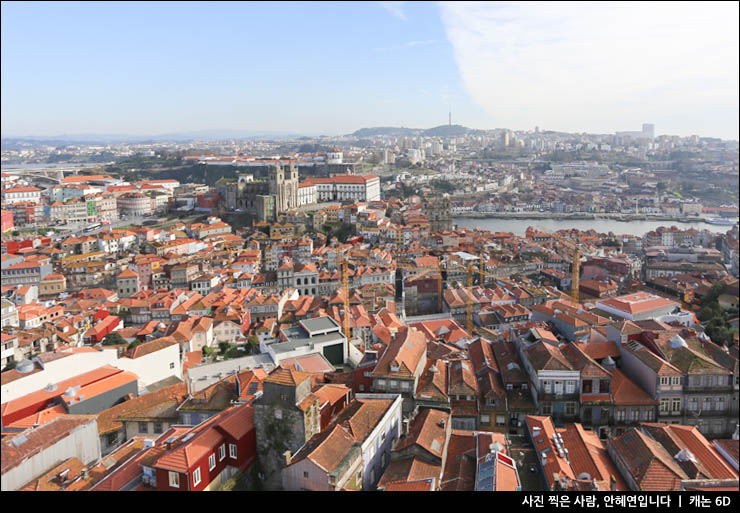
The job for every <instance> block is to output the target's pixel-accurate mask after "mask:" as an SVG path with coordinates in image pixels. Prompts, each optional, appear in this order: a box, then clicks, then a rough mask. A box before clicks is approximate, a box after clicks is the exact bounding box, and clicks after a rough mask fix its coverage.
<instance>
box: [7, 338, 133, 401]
mask: <svg viewBox="0 0 740 513" xmlns="http://www.w3.org/2000/svg"><path fill="white" fill-rule="evenodd" d="M117 360H118V356H117V351H116V350H115V349H106V350H103V351H96V352H89V353H76V354H73V355H70V356H67V357H66V358H60V359H59V360H55V361H53V362H49V363H47V364H46V365H45V367H44V370H42V371H41V372H36V373H34V374H29V375H26V376H24V377H22V378H20V379H16V380H15V381H12V382H10V383H6V384H4V385H2V391H1V393H2V402H3V403H6V402H8V401H12V400H13V399H17V398H19V397H23V396H24V395H27V394H30V393H32V392H36V391H37V390H41V389H42V388H44V387H45V386H46V385H48V384H49V383H59V382H60V381H64V380H66V379H70V378H72V377H74V376H79V375H80V374H84V373H85V372H90V371H91V370H94V369H97V368H99V367H102V366H104V365H113V366H116V361H117Z"/></svg>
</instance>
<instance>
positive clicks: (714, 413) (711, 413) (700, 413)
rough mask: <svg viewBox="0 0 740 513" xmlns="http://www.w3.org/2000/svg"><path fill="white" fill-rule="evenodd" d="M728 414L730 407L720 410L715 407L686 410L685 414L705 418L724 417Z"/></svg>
mask: <svg viewBox="0 0 740 513" xmlns="http://www.w3.org/2000/svg"><path fill="white" fill-rule="evenodd" d="M728 415H730V409H729V408H724V409H722V410H717V409H714V408H712V409H702V410H686V416H687V417H689V418H691V417H692V416H693V417H696V418H702V419H703V418H706V417H726V416H728Z"/></svg>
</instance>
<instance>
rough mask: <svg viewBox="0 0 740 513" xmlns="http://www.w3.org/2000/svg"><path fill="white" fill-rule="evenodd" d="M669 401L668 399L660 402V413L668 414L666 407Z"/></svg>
mask: <svg viewBox="0 0 740 513" xmlns="http://www.w3.org/2000/svg"><path fill="white" fill-rule="evenodd" d="M669 403H670V401H669V400H668V399H661V400H660V413H668V406H669Z"/></svg>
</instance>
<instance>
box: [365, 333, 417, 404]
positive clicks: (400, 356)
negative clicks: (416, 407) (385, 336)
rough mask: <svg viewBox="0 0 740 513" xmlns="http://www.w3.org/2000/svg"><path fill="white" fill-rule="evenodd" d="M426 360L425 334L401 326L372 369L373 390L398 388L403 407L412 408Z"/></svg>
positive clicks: (392, 391) (395, 389)
mask: <svg viewBox="0 0 740 513" xmlns="http://www.w3.org/2000/svg"><path fill="white" fill-rule="evenodd" d="M426 362H427V354H426V338H425V337H424V334H423V333H422V332H421V331H419V330H417V329H414V328H405V329H400V330H399V331H398V334H397V335H396V338H395V339H394V340H393V341H392V342H391V343H390V345H389V346H388V348H387V349H386V350H385V352H384V353H383V356H382V357H381V358H380V361H378V363H377V365H376V366H375V369H373V371H372V374H371V375H372V378H373V390H374V391H376V392H390V393H399V392H400V393H401V395H402V396H403V399H404V411H411V409H412V406H413V399H414V398H415V394H416V389H417V386H418V384H419V378H420V377H421V375H422V373H423V372H424V369H425V368H426Z"/></svg>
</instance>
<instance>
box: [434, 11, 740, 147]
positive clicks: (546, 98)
mask: <svg viewBox="0 0 740 513" xmlns="http://www.w3.org/2000/svg"><path fill="white" fill-rule="evenodd" d="M440 13H441V17H442V21H443V24H444V27H445V30H446V33H447V37H448V39H449V40H450V42H451V44H452V46H453V48H454V53H455V58H456V61H457V65H458V68H459V70H460V73H461V76H462V80H463V83H464V84H465V87H466V89H467V91H468V93H469V94H470V95H471V97H472V98H473V99H474V100H475V101H476V102H477V103H478V104H479V105H481V106H482V107H483V108H484V109H485V110H486V112H487V113H488V114H489V115H490V116H491V117H492V119H493V121H494V124H495V126H497V127H509V128H519V129H526V128H532V127H534V126H535V125H539V126H541V127H543V128H550V129H556V130H568V131H573V132H576V131H578V132H581V131H591V132H614V131H615V130H632V129H635V130H636V129H638V128H639V124H640V123H642V122H653V123H655V124H656V130H657V132H658V133H673V134H678V135H689V134H691V133H699V134H700V135H708V136H711V135H715V136H721V137H733V138H736V137H737V124H738V4H737V3H735V2H732V3H729V2H728V3H709V2H702V3H675V4H674V3H663V2H659V3H637V2H635V3H600V2H597V3H581V2H578V3H559V2H558V3H549V2H548V3H539V2H538V3H508V2H504V3H478V2H475V3H463V2H454V3H452V2H451V3H442V4H441V5H440ZM710 112H711V113H712V114H711V117H708V116H709V113H710ZM718 112H726V114H725V115H720V117H719V118H718V116H717V113H718ZM705 114H706V116H705ZM720 118H721V119H720ZM680 119H685V122H681V121H680ZM661 120H665V123H664V124H663V125H662V126H661ZM668 120H671V121H670V122H669V121H668ZM697 125H699V126H697ZM702 131H703V132H702Z"/></svg>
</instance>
